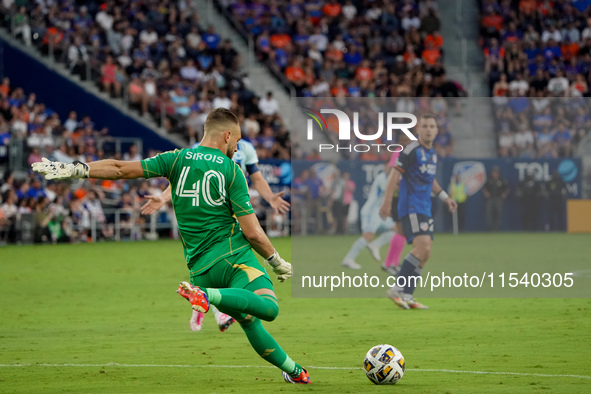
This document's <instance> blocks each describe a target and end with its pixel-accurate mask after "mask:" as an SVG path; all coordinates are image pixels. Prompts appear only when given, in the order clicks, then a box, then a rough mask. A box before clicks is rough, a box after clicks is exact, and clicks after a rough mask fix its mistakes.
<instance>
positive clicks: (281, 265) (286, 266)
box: [265, 251, 291, 282]
mask: <svg viewBox="0 0 591 394" xmlns="http://www.w3.org/2000/svg"><path fill="white" fill-rule="evenodd" d="M265 262H267V263H268V264H269V265H270V266H271V267H273V272H275V273H276V274H277V279H279V281H280V282H283V281H285V280H287V279H289V278H291V264H290V263H288V262H287V261H285V260H283V259H282V258H281V256H279V253H277V251H275V252H273V254H272V255H271V257H268V258H266V259H265Z"/></svg>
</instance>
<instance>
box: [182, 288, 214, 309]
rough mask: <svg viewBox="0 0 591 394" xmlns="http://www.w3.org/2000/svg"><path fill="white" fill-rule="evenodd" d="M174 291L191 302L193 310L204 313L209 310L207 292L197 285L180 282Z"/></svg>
mask: <svg viewBox="0 0 591 394" xmlns="http://www.w3.org/2000/svg"><path fill="white" fill-rule="evenodd" d="M176 292H177V293H179V294H180V295H181V296H182V297H183V298H185V299H187V300H188V301H189V302H190V303H191V308H193V310H194V311H197V312H201V313H206V312H207V311H208V310H209V300H208V299H207V294H205V292H204V291H203V290H201V289H200V288H199V287H197V286H193V285H192V284H190V283H188V282H181V283H180V284H179V288H178V290H177V291H176Z"/></svg>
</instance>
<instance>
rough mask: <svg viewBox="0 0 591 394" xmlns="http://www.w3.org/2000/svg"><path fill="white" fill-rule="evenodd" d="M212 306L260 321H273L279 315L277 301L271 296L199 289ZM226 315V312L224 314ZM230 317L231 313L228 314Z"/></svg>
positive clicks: (242, 290) (247, 291)
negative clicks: (250, 316) (256, 318)
mask: <svg viewBox="0 0 591 394" xmlns="http://www.w3.org/2000/svg"><path fill="white" fill-rule="evenodd" d="M201 290H203V291H204V292H205V293H206V294H207V298H208V299H209V302H210V303H211V304H212V305H215V306H217V307H218V309H220V310H226V311H233V312H234V313H236V312H237V313H239V314H240V313H245V314H247V315H252V316H254V317H258V318H259V319H261V320H265V321H272V320H275V318H276V317H277V314H278V313H279V307H278V306H277V299H276V298H275V297H273V296H271V295H268V294H264V295H257V294H254V293H253V292H251V291H249V290H244V289H203V288H202V289H201ZM226 313H227V312H226ZM230 315H231V316H233V315H232V313H230Z"/></svg>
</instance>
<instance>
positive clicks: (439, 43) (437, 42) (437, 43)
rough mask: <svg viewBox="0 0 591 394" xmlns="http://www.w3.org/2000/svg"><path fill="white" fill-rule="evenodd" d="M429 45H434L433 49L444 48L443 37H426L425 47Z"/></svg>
mask: <svg viewBox="0 0 591 394" xmlns="http://www.w3.org/2000/svg"><path fill="white" fill-rule="evenodd" d="M429 43H432V44H433V48H441V47H443V37H442V36H441V34H438V35H435V34H429V35H428V36H427V37H425V47H428V46H429Z"/></svg>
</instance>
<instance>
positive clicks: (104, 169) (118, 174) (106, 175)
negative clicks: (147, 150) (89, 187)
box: [88, 159, 144, 180]
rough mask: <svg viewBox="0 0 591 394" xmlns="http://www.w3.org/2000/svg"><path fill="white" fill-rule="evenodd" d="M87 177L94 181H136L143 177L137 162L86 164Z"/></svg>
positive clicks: (110, 160) (94, 162) (111, 161)
mask: <svg viewBox="0 0 591 394" xmlns="http://www.w3.org/2000/svg"><path fill="white" fill-rule="evenodd" d="M88 177H89V178H96V179H111V180H117V179H136V178H143V177H144V170H143V168H142V163H141V162H139V161H121V160H112V159H107V160H99V161H93V162H91V163H88Z"/></svg>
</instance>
